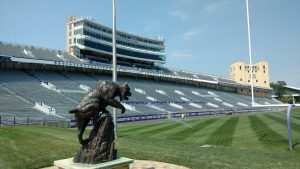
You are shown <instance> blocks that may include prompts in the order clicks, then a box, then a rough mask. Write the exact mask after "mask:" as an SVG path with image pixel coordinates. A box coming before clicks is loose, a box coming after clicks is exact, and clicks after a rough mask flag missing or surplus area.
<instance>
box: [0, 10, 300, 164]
mask: <svg viewBox="0 0 300 169" xmlns="http://www.w3.org/2000/svg"><path fill="white" fill-rule="evenodd" d="M64 19H65V18H64ZM66 28H67V29H66V51H63V50H57V49H49V48H47V46H42V47H41V46H31V45H27V44H19V43H12V42H6V41H0V105H1V106H0V147H1V148H0V168H3V169H4V168H14V169H17V168H20V169H21V168H43V167H50V166H53V161H55V160H59V159H64V158H70V157H73V156H74V154H75V153H76V152H77V149H78V148H79V144H78V141H77V138H76V132H77V130H76V126H77V124H76V121H75V117H74V115H73V114H69V111H70V110H72V109H74V108H76V107H77V105H78V104H79V103H80V102H81V101H82V99H83V98H84V97H85V96H86V95H87V94H88V93H89V92H90V91H92V90H93V89H94V88H95V87H96V86H97V84H98V83H100V82H102V81H111V80H112V74H113V71H114V67H113V64H112V62H113V57H112V56H113V47H114V46H113V43H112V40H113V35H112V34H113V30H112V28H111V27H110V26H105V25H103V24H101V23H98V22H96V21H95V20H93V19H91V18H88V17H87V18H83V17H80V18H79V17H75V16H69V17H68V18H67V22H66ZM115 36H116V63H117V65H116V69H115V70H116V73H117V82H118V83H119V84H124V83H126V82H127V83H128V85H129V86H130V91H131V93H132V95H131V97H130V99H129V100H122V101H121V104H122V105H123V106H124V107H125V108H126V113H125V114H121V111H120V110H117V114H116V115H117V116H116V122H117V125H116V126H117V138H116V147H117V148H118V154H119V155H121V156H125V157H128V158H131V159H135V160H149V161H159V162H164V163H171V164H176V165H179V166H185V167H188V168H195V169H196V168H300V163H299V157H300V154H299V152H300V151H299V145H298V144H299V140H300V133H299V130H300V114H299V113H300V110H299V108H293V109H292V110H291V116H290V117H291V122H290V125H291V131H292V133H293V135H292V136H293V137H292V140H291V141H292V149H293V150H292V151H289V147H288V141H289V138H288V127H287V120H286V110H287V109H286V107H282V106H280V105H282V104H283V103H282V102H281V101H279V100H277V99H275V98H273V97H272V92H273V89H272V88H271V87H268V86H269V85H267V86H259V85H254V86H253V85H252V86H251V85H249V84H245V83H238V82H236V81H234V80H232V79H230V78H228V77H224V76H220V75H213V74H205V73H201V72H195V71H190V70H182V69H178V68H172V67H166V66H164V64H165V63H166V62H167V57H168V55H167V53H166V51H165V48H166V45H167V44H168V41H167V40H165V39H164V38H162V37H155V38H152V37H147V36H141V35H137V34H134V33H130V32H126V31H122V30H117V31H116V34H115ZM264 67H265V66H264ZM251 90H253V91H251ZM251 94H252V95H253V97H254V98H255V104H257V105H260V106H253V99H252V98H251ZM268 105H270V106H268ZM274 105H275V106H274ZM276 105H279V106H276ZM107 109H108V111H109V112H111V113H112V112H113V108H112V107H110V106H108V107H107ZM90 125H92V121H91V122H90ZM90 130H91V128H88V129H87V132H85V133H84V137H87V136H88V132H89V131H90ZM148 168H152V167H151V166H150V167H149V166H148ZM158 168H159V167H158Z"/></svg>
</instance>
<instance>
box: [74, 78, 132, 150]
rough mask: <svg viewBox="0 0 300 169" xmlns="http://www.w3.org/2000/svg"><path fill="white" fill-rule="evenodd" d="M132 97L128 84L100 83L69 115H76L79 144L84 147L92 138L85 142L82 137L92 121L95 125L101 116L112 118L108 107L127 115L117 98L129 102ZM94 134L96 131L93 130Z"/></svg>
mask: <svg viewBox="0 0 300 169" xmlns="http://www.w3.org/2000/svg"><path fill="white" fill-rule="evenodd" d="M130 96H131V92H130V88H129V86H128V84H127V83H125V84H124V85H119V84H117V83H114V82H111V81H103V82H99V83H98V84H97V86H96V88H95V89H94V90H93V91H91V92H90V93H88V94H87V95H86V96H85V97H84V99H83V100H82V101H81V102H80V103H79V105H78V106H77V108H76V109H73V110H71V111H69V113H71V114H75V120H76V123H77V128H78V133H77V137H78V140H79V143H80V144H82V145H84V144H87V143H88V142H89V139H90V138H89V139H86V140H83V138H82V135H83V133H84V131H85V128H86V126H87V125H88V123H89V121H90V120H91V119H93V124H94V125H95V124H97V123H98V122H99V119H100V118H99V117H100V115H103V116H104V115H105V116H110V113H109V112H108V111H107V110H106V107H107V106H108V105H110V106H112V107H115V108H118V109H121V110H122V114H123V113H125V107H124V106H123V105H122V104H121V103H120V102H119V101H117V100H116V99H115V97H119V98H120V101H122V100H123V99H125V100H128V99H129V97H130ZM94 128H95V126H94ZM92 132H96V131H94V129H93V131H92ZM92 136H93V135H90V137H92Z"/></svg>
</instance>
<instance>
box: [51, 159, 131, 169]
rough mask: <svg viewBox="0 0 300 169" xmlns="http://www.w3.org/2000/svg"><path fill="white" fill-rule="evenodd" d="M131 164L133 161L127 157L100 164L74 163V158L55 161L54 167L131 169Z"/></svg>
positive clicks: (62, 168) (68, 168)
mask: <svg viewBox="0 0 300 169" xmlns="http://www.w3.org/2000/svg"><path fill="white" fill-rule="evenodd" d="M131 163H133V160H132V159H129V158H125V157H119V158H117V159H116V160H113V161H109V162H105V163H99V164H80V163H74V162H73V158H68V159H63V160H57V161H54V165H55V166H57V167H59V168H60V169H129V164H131Z"/></svg>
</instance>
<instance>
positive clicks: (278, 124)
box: [0, 109, 300, 169]
mask: <svg viewBox="0 0 300 169" xmlns="http://www.w3.org/2000/svg"><path fill="white" fill-rule="evenodd" d="M291 126H292V132H293V144H294V151H293V152H288V140H287V127H286V114H285V112H284V111H283V112H268V113H247V114H237V115H228V116H208V117H201V118H186V119H180V120H179V119H176V120H174V119H173V120H172V119H168V120H159V121H147V122H135V123H124V124H119V125H118V139H117V140H116V143H117V149H118V154H119V155H120V156H126V157H129V158H133V159H142V160H155V161H163V162H169V163H174V164H179V165H184V166H187V167H190V168H285V169H287V168H300V161H299V158H300V145H299V142H300V110H299V109H294V110H293V112H292V124H291ZM87 133H88V132H87ZM86 135H87V134H86ZM77 150H79V144H78V143H77V137H76V130H75V129H66V128H54V127H43V126H7V127H5V126H4V127H0V168H40V167H45V166H51V165H52V164H53V161H54V160H58V159H63V158H70V157H72V156H74V154H75V153H76V152H77Z"/></svg>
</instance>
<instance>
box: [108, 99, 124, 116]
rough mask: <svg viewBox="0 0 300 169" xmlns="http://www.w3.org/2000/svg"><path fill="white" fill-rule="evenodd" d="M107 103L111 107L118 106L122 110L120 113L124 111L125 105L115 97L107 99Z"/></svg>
mask: <svg viewBox="0 0 300 169" xmlns="http://www.w3.org/2000/svg"><path fill="white" fill-rule="evenodd" d="M108 104H109V105H110V106H112V107H115V108H118V109H121V110H122V114H124V113H125V107H124V106H123V105H122V104H121V103H120V102H118V101H117V100H115V99H109V100H108Z"/></svg>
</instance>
